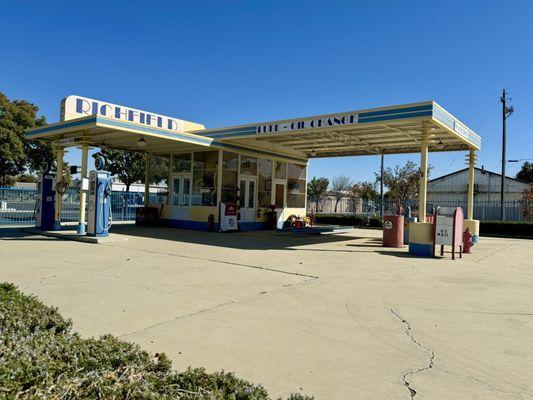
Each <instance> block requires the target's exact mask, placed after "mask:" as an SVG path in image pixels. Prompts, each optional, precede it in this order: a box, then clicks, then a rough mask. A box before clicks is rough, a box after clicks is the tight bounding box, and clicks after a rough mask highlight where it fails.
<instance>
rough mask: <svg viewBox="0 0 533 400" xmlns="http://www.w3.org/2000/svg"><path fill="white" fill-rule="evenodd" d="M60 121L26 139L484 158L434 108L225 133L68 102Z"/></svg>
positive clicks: (285, 153) (165, 150) (472, 138)
mask: <svg viewBox="0 0 533 400" xmlns="http://www.w3.org/2000/svg"><path fill="white" fill-rule="evenodd" d="M61 115H62V121H61V122H58V123H55V124H51V125H47V126H44V127H40V128H36V129H33V130H30V131H28V132H27V137H28V138H31V139H47V140H53V141H55V142H56V144H57V145H58V146H60V147H70V146H76V145H77V142H81V141H83V142H85V143H88V144H90V145H92V146H95V147H104V146H107V147H110V148H116V149H124V150H134V151H144V152H148V153H152V154H172V153H174V154H176V153H180V152H183V151H189V150H194V149H199V148H206V147H213V148H223V149H226V150H231V149H234V150H236V151H248V152H252V153H261V154H265V155H269V156H273V157H276V156H277V155H278V156H281V157H285V158H287V157H288V158H291V159H294V160H306V159H309V158H323V157H342V156H358V155H377V154H400V153H416V152H419V151H420V148H421V141H422V140H423V139H422V138H423V136H424V134H427V142H428V147H429V151H458V150H479V149H480V148H481V138H480V137H479V136H478V135H477V134H476V133H475V132H473V131H472V130H471V129H469V128H468V127H467V126H466V125H464V124H463V123H461V122H460V121H459V120H458V119H457V118H455V117H454V116H452V115H451V114H450V113H449V112H447V111H446V110H445V109H444V108H442V107H441V106H439V105H438V104H437V103H436V102H434V101H427V102H421V103H412V104H405V105H398V106H392V107H382V108H375V109H367V110H359V111H352V112H343V113H335V114H325V115H317V116H310V117H303V118H293V119H286V120H279V121H270V122H262V123H255V124H247V125H240V126H232V127H226V128H219V129H205V128H204V127H203V125H201V124H197V123H193V122H188V121H183V120H178V119H175V118H170V117H164V116H161V115H158V114H153V113H147V112H144V111H141V110H136V109H131V108H127V107H123V106H117V105H114V104H111V103H104V102H100V101H97V100H92V99H87V98H83V97H79V96H69V97H67V98H66V99H64V100H63V102H62V111H61Z"/></svg>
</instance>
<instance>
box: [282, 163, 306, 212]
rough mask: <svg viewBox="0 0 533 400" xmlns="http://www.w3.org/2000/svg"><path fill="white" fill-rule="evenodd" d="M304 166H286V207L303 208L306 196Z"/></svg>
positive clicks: (290, 164)
mask: <svg viewBox="0 0 533 400" xmlns="http://www.w3.org/2000/svg"><path fill="white" fill-rule="evenodd" d="M306 168H307V167H306V166H305V165H300V164H292V163H289V164H288V168H287V171H288V175H287V207H290V208H304V207H305V194H306V186H307V184H306Z"/></svg>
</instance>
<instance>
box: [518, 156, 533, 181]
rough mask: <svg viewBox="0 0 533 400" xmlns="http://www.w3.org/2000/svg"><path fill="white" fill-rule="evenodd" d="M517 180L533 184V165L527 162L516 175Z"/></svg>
mask: <svg viewBox="0 0 533 400" xmlns="http://www.w3.org/2000/svg"><path fill="white" fill-rule="evenodd" d="M516 179H520V180H521V181H524V182H528V183H531V184H533V163H531V162H529V161H526V162H525V163H523V164H522V168H520V171H518V173H517V174H516Z"/></svg>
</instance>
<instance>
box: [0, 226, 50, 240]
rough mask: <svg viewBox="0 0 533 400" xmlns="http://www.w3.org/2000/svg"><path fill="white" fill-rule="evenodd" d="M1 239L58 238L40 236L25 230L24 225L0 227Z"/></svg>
mask: <svg viewBox="0 0 533 400" xmlns="http://www.w3.org/2000/svg"><path fill="white" fill-rule="evenodd" d="M0 240H57V239H56V238H52V237H46V236H39V235H36V234H35V233H31V232H25V231H24V227H9V228H0Z"/></svg>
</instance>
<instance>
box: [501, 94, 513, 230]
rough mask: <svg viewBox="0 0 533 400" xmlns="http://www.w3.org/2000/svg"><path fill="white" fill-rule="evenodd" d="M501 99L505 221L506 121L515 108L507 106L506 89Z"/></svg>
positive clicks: (502, 194) (503, 208)
mask: <svg viewBox="0 0 533 400" xmlns="http://www.w3.org/2000/svg"><path fill="white" fill-rule="evenodd" d="M500 101H501V102H502V178H501V191H500V215H501V220H502V221H505V206H504V200H505V163H506V161H507V160H506V155H505V152H506V145H507V132H506V125H507V124H506V122H507V118H509V117H510V116H511V114H512V113H513V111H514V109H513V107H507V105H506V101H507V97H506V93H505V89H503V90H502V96H501V97H500Z"/></svg>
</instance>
